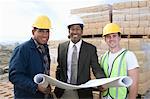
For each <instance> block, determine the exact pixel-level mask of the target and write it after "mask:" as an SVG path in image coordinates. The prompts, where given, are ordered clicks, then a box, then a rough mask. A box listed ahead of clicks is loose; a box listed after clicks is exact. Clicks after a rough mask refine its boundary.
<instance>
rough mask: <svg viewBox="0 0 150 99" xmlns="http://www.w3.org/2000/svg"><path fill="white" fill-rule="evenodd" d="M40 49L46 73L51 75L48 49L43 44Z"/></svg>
mask: <svg viewBox="0 0 150 99" xmlns="http://www.w3.org/2000/svg"><path fill="white" fill-rule="evenodd" d="M39 50H40V52H41V53H42V55H43V65H44V74H47V75H49V62H48V56H47V54H46V49H45V47H44V46H43V45H41V46H40V47H39Z"/></svg>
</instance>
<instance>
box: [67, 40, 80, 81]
mask: <svg viewBox="0 0 150 99" xmlns="http://www.w3.org/2000/svg"><path fill="white" fill-rule="evenodd" d="M81 44H82V40H80V41H79V42H77V43H76V44H74V43H73V42H72V41H70V43H69V48H68V55H67V76H68V79H67V82H68V83H70V77H71V61H72V53H73V45H76V47H77V59H79V52H80V47H81Z"/></svg>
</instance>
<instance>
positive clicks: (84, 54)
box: [54, 16, 105, 99]
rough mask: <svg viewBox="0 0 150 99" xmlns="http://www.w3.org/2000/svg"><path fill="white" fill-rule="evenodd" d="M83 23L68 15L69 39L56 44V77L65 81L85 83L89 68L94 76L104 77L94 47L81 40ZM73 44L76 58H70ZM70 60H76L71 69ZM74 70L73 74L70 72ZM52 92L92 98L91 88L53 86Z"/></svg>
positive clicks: (69, 97) (74, 98)
mask: <svg viewBox="0 0 150 99" xmlns="http://www.w3.org/2000/svg"><path fill="white" fill-rule="evenodd" d="M83 27H84V23H83V21H82V19H81V18H79V17H78V16H72V17H70V20H69V23H68V29H69V38H70V41H66V42H64V43H61V44H59V46H58V59H57V61H58V66H57V69H56V79H58V80H60V81H63V82H65V83H71V84H76V85H80V84H83V83H86V82H87V81H89V80H90V79H91V77H90V76H91V74H90V68H91V67H92V71H93V73H94V75H95V77H96V78H103V77H105V75H104V72H103V70H101V68H100V66H99V63H98V56H97V50H96V47H95V46H94V45H92V44H90V43H87V42H85V41H83V40H82V39H81V38H82V34H83ZM74 46H76V53H77V57H76V59H72V55H73V53H74V51H73V50H74V48H73V47H74ZM72 60H74V61H77V62H76V69H74V70H73V71H72ZM74 71H75V74H76V75H74V74H72V72H74ZM73 76H75V77H76V78H75V82H73V83H72V77H73ZM54 93H55V95H56V97H57V98H62V99H83V98H84V99H92V98H93V95H92V88H85V89H78V90H65V89H60V88H58V87H56V88H55V90H54Z"/></svg>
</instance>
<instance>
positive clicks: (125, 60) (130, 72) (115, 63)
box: [100, 23, 139, 99]
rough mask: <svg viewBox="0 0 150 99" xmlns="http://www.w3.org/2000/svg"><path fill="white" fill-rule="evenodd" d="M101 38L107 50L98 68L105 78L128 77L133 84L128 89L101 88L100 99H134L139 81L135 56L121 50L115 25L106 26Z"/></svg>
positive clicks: (118, 30)
mask: <svg viewBox="0 0 150 99" xmlns="http://www.w3.org/2000/svg"><path fill="white" fill-rule="evenodd" d="M103 36H104V39H105V42H106V43H107V45H108V47H109V50H108V51H106V53H105V54H104V55H103V56H102V57H101V60H100V66H101V68H103V70H104V72H105V75H106V77H108V78H110V77H117V76H130V77H131V78H132V80H133V84H132V85H131V86H130V87H129V88H126V87H117V88H116V87H115V88H106V87H105V86H102V88H101V91H102V97H103V98H102V99H136V96H137V91H138V80H139V65H138V62H137V58H136V56H135V54H134V53H133V52H131V51H129V50H127V49H125V48H121V46H120V40H121V30H120V27H119V25H117V24H115V23H109V24H107V25H106V26H105V27H104V29H103Z"/></svg>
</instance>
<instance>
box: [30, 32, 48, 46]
mask: <svg viewBox="0 0 150 99" xmlns="http://www.w3.org/2000/svg"><path fill="white" fill-rule="evenodd" d="M49 32H50V31H49V29H33V30H32V34H33V38H34V39H35V40H36V41H37V42H38V43H39V44H47V42H48V40H49Z"/></svg>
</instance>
